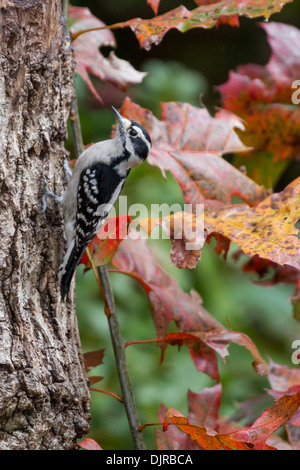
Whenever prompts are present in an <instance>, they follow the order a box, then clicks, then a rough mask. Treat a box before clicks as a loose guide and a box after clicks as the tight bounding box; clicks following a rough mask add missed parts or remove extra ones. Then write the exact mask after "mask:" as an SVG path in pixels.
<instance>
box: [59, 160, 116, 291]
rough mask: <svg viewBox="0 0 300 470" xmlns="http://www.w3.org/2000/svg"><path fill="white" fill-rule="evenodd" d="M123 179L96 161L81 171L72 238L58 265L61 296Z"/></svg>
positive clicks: (101, 222)
mask: <svg viewBox="0 0 300 470" xmlns="http://www.w3.org/2000/svg"><path fill="white" fill-rule="evenodd" d="M124 182H125V178H122V179H121V178H120V176H119V175H118V174H117V172H116V171H115V170H114V169H112V168H111V167H110V166H108V165H105V164H101V163H97V164H95V165H94V166H92V167H89V168H86V169H83V170H82V172H81V174H80V178H79V185H78V191H77V213H76V223H75V227H76V234H75V239H74V241H73V242H72V245H71V246H70V247H69V249H68V251H67V254H66V257H65V260H64V262H63V265H62V273H61V294H62V297H64V296H65V295H66V294H67V293H68V291H69V288H70V284H71V280H72V277H73V273H74V271H75V269H76V267H77V266H78V264H79V263H80V260H81V258H82V256H83V254H84V252H85V250H86V247H87V245H88V244H89V243H90V241H91V240H92V239H93V237H94V236H95V235H96V233H97V232H98V230H99V229H100V227H101V225H102V224H103V222H104V220H105V218H106V217H107V215H108V213H109V211H110V209H111V208H112V206H113V204H114V202H115V201H116V199H117V197H118V196H119V194H120V192H121V190H122V187H123V185H124Z"/></svg>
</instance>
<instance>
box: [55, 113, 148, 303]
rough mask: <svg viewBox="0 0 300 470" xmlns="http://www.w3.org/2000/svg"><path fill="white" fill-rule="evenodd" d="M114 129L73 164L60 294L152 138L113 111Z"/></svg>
mask: <svg viewBox="0 0 300 470" xmlns="http://www.w3.org/2000/svg"><path fill="white" fill-rule="evenodd" d="M113 110H114V112H115V115H116V118H117V129H116V133H115V136H114V138H113V139H110V140H105V141H102V142H98V143H96V144H94V145H91V146H90V147H88V148H87V149H86V150H85V151H84V152H83V153H82V154H81V155H80V156H79V158H78V160H77V161H76V164H75V167H74V171H73V173H72V176H71V178H70V180H69V182H68V187H67V190H66V192H65V194H64V196H63V210H64V224H65V233H66V239H67V250H66V254H65V257H64V260H63V263H62V265H61V267H60V270H59V281H60V288H61V295H62V297H63V298H64V297H65V296H66V295H67V294H68V292H69V288H70V284H71V280H72V277H73V274H74V271H75V268H76V266H78V264H79V263H80V260H81V258H82V256H83V254H84V252H85V250H86V247H87V245H88V244H89V243H90V241H91V240H92V239H93V237H94V236H95V235H96V233H97V232H98V230H99V229H100V227H101V225H102V224H103V223H104V221H105V218H106V217H107V215H108V213H109V211H110V210H111V208H112V206H113V204H114V203H115V201H116V200H117V198H118V197H119V194H120V192H121V190H122V188H123V185H124V183H125V180H126V178H127V176H128V174H129V172H130V169H131V168H133V167H134V166H137V165H139V164H140V163H142V162H143V161H144V160H145V159H146V158H147V156H148V154H149V152H150V148H151V139H150V136H149V134H148V132H147V131H146V129H144V128H143V127H142V126H141V125H140V124H138V123H137V122H135V121H130V120H129V119H126V118H124V117H122V116H121V115H120V114H119V113H118V111H117V110H116V109H115V108H113Z"/></svg>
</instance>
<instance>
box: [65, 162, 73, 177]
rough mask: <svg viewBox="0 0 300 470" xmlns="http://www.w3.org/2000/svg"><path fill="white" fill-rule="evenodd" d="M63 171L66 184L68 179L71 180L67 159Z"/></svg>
mask: <svg viewBox="0 0 300 470" xmlns="http://www.w3.org/2000/svg"><path fill="white" fill-rule="evenodd" d="M64 170H65V177H66V181H67V182H68V181H69V179H70V178H71V176H72V171H71V169H70V167H69V162H68V160H67V159H65V162H64Z"/></svg>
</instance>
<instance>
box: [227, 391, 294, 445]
mask: <svg viewBox="0 0 300 470" xmlns="http://www.w3.org/2000/svg"><path fill="white" fill-rule="evenodd" d="M299 406H300V393H299V392H297V393H295V394H294V395H285V396H283V397H282V398H280V400H279V401H278V402H276V403H275V405H274V406H273V407H272V408H271V409H267V410H266V411H264V412H263V413H262V415H261V416H260V417H259V418H258V419H257V420H256V421H255V422H254V423H253V425H252V426H251V427H250V428H249V429H245V430H241V431H236V432H233V433H231V434H229V437H230V438H231V439H234V440H237V441H243V442H248V443H252V444H255V448H256V449H257V450H262V449H264V448H265V445H266V444H265V442H266V439H268V437H269V436H271V434H273V432H274V431H276V430H277V429H278V428H280V426H282V425H283V424H284V423H286V422H287V421H288V420H289V419H290V418H291V417H292V416H293V415H294V414H295V413H296V411H297V410H298V408H299Z"/></svg>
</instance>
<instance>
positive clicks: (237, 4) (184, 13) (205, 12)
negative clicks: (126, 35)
mask: <svg viewBox="0 0 300 470" xmlns="http://www.w3.org/2000/svg"><path fill="white" fill-rule="evenodd" d="M149 1H151V3H154V1H155V0H149ZM291 1H292V0H283V1H281V2H280V3H279V2H274V1H273V0H264V1H262V0H223V1H218V2H211V1H204V2H203V1H201V0H196V3H199V4H200V6H199V7H198V8H195V9H194V10H191V11H190V10H188V9H187V8H185V7H184V6H182V5H181V6H179V7H178V8H175V9H174V10H171V11H169V12H167V13H165V14H163V15H160V16H156V17H155V18H152V19H150V20H142V19H141V18H134V19H132V20H129V21H125V22H123V23H118V24H117V26H118V27H126V26H129V27H130V28H131V29H132V31H133V32H134V34H135V35H136V37H137V39H138V41H139V43H140V45H141V47H143V48H144V49H146V50H149V49H150V48H151V46H152V45H153V44H155V45H157V44H159V43H160V42H161V40H162V39H163V37H164V35H165V34H166V33H167V32H168V31H169V30H170V29H172V28H176V29H178V30H179V31H181V32H186V31H189V30H190V29H192V28H213V27H214V26H217V25H218V24H220V23H229V24H234V25H236V24H237V15H244V16H248V17H250V18H254V17H258V16H264V17H266V18H269V16H270V15H271V14H272V13H276V12H279V11H281V9H282V7H283V5H284V4H285V3H290V2H291ZM203 3H204V5H203ZM114 26H115V25H114Z"/></svg>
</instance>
